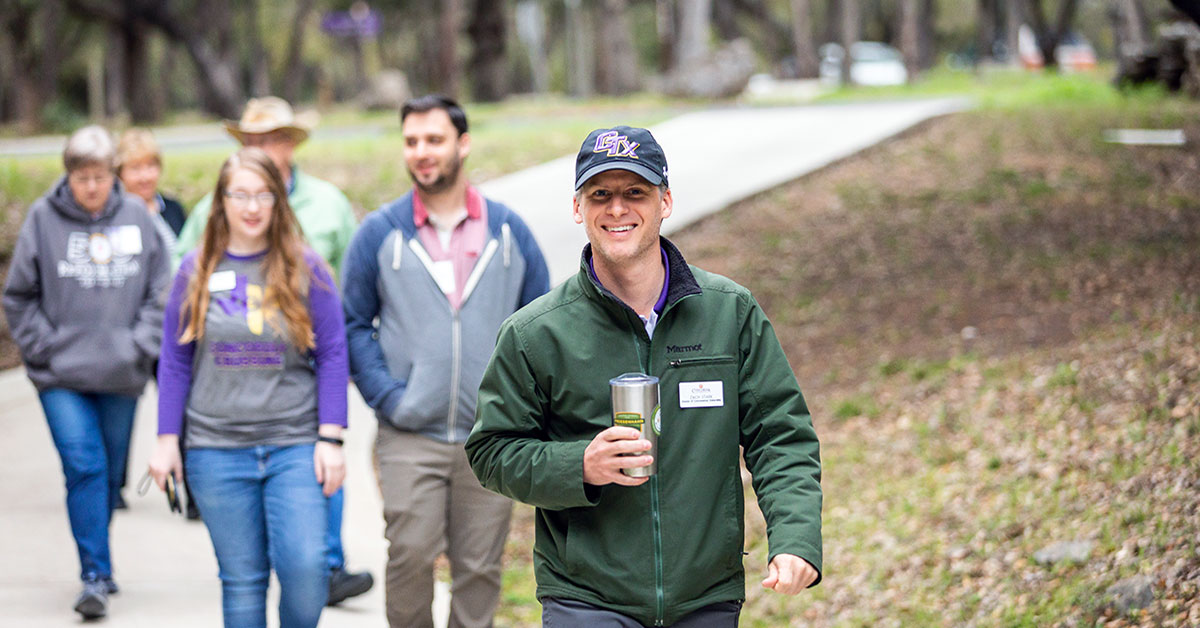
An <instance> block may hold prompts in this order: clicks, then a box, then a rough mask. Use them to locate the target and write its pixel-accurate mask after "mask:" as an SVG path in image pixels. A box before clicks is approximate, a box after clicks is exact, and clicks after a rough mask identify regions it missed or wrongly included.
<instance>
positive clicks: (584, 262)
mask: <svg viewBox="0 0 1200 628" xmlns="http://www.w3.org/2000/svg"><path fill="white" fill-rule="evenodd" d="M658 242H659V245H660V246H661V247H662V250H663V252H665V253H666V254H667V264H668V269H669V271H670V278H669V279H668V281H667V304H666V306H665V307H664V308H663V311H666V310H668V309H670V308H671V306H672V305H674V304H675V303H677V302H678V301H679V300H680V299H682V298H684V297H688V296H691V295H693V294H700V293H701V292H702V290H701V289H700V284H699V283H698V282H697V281H696V276H695V275H693V274H692V269H691V267H689V266H688V263H687V260H685V259H683V253H680V252H679V249H678V248H677V247H676V246H675V245H674V244H673V243H672V242H671V241H670V240H668V239H666V238H665V237H663V236H659V237H658ZM591 261H592V245H591V243H590V242H589V243H588V244H585V245H584V247H583V254H582V255H581V256H580V260H579V282H580V283H581V284H582V285H583V286H584V290H585V292H587V294H588V296H591V297H592V298H602V297H606V298H607V299H611V300H612V301H615V302H616V303H619V304H620V305H621V306H623V307H624V308H625V309H630V308H629V306H628V305H626V304H625V303H624V302H623V301H621V300H620V299H618V298H617V296H616V295H614V294H613V293H612V292H610V291H609V290H608V288H605V287H604V286H603V285H601V284H600V283H599V282H597V281H596V280H595V279H593V278H592V273H591V272H590V271H589V268H590V266H591ZM631 311H632V310H631Z"/></svg>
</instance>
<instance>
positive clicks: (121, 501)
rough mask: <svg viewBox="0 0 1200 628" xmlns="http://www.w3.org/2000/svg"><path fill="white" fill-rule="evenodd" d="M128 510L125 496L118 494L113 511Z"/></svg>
mask: <svg viewBox="0 0 1200 628" xmlns="http://www.w3.org/2000/svg"><path fill="white" fill-rule="evenodd" d="M128 509H129V505H128V504H126V503H125V496H124V495H121V494H120V493H117V496H116V498H115V499H113V510H128Z"/></svg>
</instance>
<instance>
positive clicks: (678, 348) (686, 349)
mask: <svg viewBox="0 0 1200 628" xmlns="http://www.w3.org/2000/svg"><path fill="white" fill-rule="evenodd" d="M703 348H704V345H703V344H701V343H696V344H694V345H667V353H692V352H695V351H699V350H701V349H703Z"/></svg>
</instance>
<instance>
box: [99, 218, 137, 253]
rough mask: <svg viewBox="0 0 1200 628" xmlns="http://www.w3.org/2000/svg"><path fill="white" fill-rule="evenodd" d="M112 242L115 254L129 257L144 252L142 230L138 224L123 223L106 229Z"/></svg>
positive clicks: (106, 233)
mask: <svg viewBox="0 0 1200 628" xmlns="http://www.w3.org/2000/svg"><path fill="white" fill-rule="evenodd" d="M105 235H107V236H108V239H109V241H110V242H111V243H112V251H113V255H114V256H116V257H127V256H131V255H137V254H138V253H141V252H142V230H141V229H140V228H138V226H137V225H121V226H119V227H113V228H111V229H106V230H105Z"/></svg>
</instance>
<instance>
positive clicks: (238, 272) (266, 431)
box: [158, 251, 349, 447]
mask: <svg viewBox="0 0 1200 628" xmlns="http://www.w3.org/2000/svg"><path fill="white" fill-rule="evenodd" d="M262 257H263V255H262V254H258V255H252V256H238V255H233V254H228V253H227V254H226V256H225V258H224V259H222V260H221V262H220V263H219V264H218V265H217V268H216V270H214V271H213V274H212V277H211V278H210V280H209V292H210V294H211V299H210V301H209V307H208V312H207V315H206V319H205V333H204V338H203V339H202V340H201V341H200V342H189V343H186V344H180V343H179V342H178V339H179V335H180V332H181V331H182V327H181V325H180V322H181V320H183V318H182V317H183V316H184V314H183V313H181V311H180V308H181V306H182V304H183V302H184V299H185V297H186V294H187V285H188V282H189V281H190V280H191V277H192V274H193V272H194V268H195V261H196V258H195V253H191V254H189V255H188V256H187V257H185V258H184V260H183V263H182V265H181V266H180V269H179V272H178V273H177V274H176V275H175V281H174V284H173V285H172V287H171V294H170V296H169V297H168V299H167V305H166V311H165V313H164V320H163V331H164V340H163V344H162V353H161V355H160V359H159V365H158V387H159V395H158V433H159V434H179V433H180V431H181V427H182V425H183V419H184V417H185V416H186V417H187V433H186V435H185V441H186V443H187V446H189V447H248V446H254V445H289V444H297V443H303V442H312V441H313V440H315V439H316V435H317V425H318V423H320V424H326V423H328V424H334V425H341V426H343V427H344V426H345V425H346V389H347V385H346V382H347V378H348V372H349V367H348V360H347V355H346V333H345V324H344V322H343V314H342V306H341V300H340V299H339V297H338V293H337V286H336V284H335V283H334V281H333V278H332V277H331V276H330V275H329V272H328V271H327V270H326V267H325V265H324V264H323V263H322V262H321V261H320V258H319V257H318V256H317V255H316V254H315V253H313V252H312V251H306V252H305V262H306V263H307V264H308V266H309V267H310V268H311V269H312V281H311V285H310V288H309V294H308V307H309V315H310V317H311V319H312V326H313V335H314V336H315V341H316V347H315V348H314V349H313V350H311V351H305V352H301V351H300V350H299V349H297V348H296V346H295V345H294V344H293V343H292V342H291V339H290V337H289V336H288V335H287V329H286V326H285V325H283V323H282V321H280V323H279V325H280V327H282V329H275V327H274V326H272V325H271V323H270V320H269V317H270V313H269V312H267V311H265V310H264V308H263V307H262V304H263V302H264V300H265V297H266V296H267V295H266V288H264V284H265V282H264V281H263V277H262V268H261V266H262V264H261V262H262ZM275 315H276V316H278V314H277V313H276V314H275Z"/></svg>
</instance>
